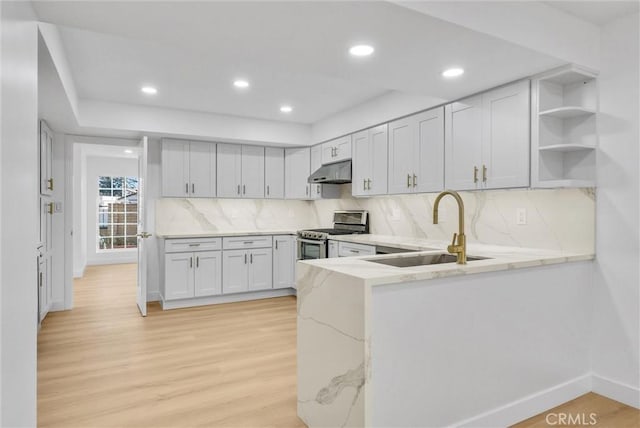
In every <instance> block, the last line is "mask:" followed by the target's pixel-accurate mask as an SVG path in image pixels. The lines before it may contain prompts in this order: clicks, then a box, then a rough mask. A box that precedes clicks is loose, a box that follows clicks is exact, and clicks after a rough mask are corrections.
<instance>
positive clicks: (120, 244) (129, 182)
mask: <svg viewBox="0 0 640 428" xmlns="http://www.w3.org/2000/svg"><path fill="white" fill-rule="evenodd" d="M137 233H138V178H137V177H103V176H101V177H98V239H97V243H98V250H121V249H125V248H136V247H137V246H138V238H137V237H136V235H137Z"/></svg>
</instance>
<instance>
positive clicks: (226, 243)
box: [222, 236, 273, 250]
mask: <svg viewBox="0 0 640 428" xmlns="http://www.w3.org/2000/svg"><path fill="white" fill-rule="evenodd" d="M272 245H273V237H272V236H229V237H225V238H222V248H224V249H225V250H241V249H247V248H267V247H271V246H272Z"/></svg>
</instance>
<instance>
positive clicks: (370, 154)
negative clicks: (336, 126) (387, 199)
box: [352, 124, 388, 196]
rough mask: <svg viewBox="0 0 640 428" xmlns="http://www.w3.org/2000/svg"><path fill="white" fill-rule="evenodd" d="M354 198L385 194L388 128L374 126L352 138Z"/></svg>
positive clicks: (385, 126)
mask: <svg viewBox="0 0 640 428" xmlns="http://www.w3.org/2000/svg"><path fill="white" fill-rule="evenodd" d="M352 144H353V165H352V168H353V185H352V193H353V195H354V196H370V195H384V194H386V193H387V168H388V154H387V151H388V127H387V125H386V124H385V125H380V126H376V127H375V128H371V129H367V130H365V131H361V132H358V133H357V134H353V136H352Z"/></svg>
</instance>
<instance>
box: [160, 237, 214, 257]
mask: <svg viewBox="0 0 640 428" xmlns="http://www.w3.org/2000/svg"><path fill="white" fill-rule="evenodd" d="M221 248H222V238H189V239H167V240H165V241H164V252H165V253H183V252H185V251H213V250H220V249H221Z"/></svg>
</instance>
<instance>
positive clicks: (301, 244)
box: [298, 210, 369, 260]
mask: <svg viewBox="0 0 640 428" xmlns="http://www.w3.org/2000/svg"><path fill="white" fill-rule="evenodd" d="M354 233H369V213H368V212H367V211H365V210H348V211H335V212H334V213H333V228H331V229H308V230H300V231H298V260H310V259H324V258H326V257H327V241H328V240H329V239H330V237H331V235H350V234H354Z"/></svg>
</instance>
